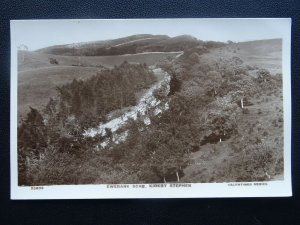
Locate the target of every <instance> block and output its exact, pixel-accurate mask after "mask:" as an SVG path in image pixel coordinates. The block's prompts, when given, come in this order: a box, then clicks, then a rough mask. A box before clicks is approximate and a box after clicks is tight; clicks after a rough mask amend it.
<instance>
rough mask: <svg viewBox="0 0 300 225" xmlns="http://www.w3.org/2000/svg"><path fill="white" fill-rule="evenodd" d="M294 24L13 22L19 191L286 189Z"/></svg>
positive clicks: (14, 164) (122, 194) (71, 194)
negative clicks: (291, 30) (291, 44)
mask: <svg viewBox="0 0 300 225" xmlns="http://www.w3.org/2000/svg"><path fill="white" fill-rule="evenodd" d="M290 29H291V20H290V19H118V20H116V19H115V20H109V19H106V20H105V19H103V20H19V21H16V20H15V21H11V184H12V187H11V190H12V198H13V199H45V198H174V197H177V198H178V197H179V198H181V197H263V196H291V171H290V170H291V162H290V154H291V146H290V145H291V144H290V136H291V131H290V130H291V119H290V114H291V112H290V111H291V106H290V104H291V100H290V98H291V91H290V85H291V84H290V51H291V50H290Z"/></svg>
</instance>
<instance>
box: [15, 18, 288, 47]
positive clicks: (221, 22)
mask: <svg viewBox="0 0 300 225" xmlns="http://www.w3.org/2000/svg"><path fill="white" fill-rule="evenodd" d="M289 23H290V20H289V19H130V20H124V19H119V20H14V21H11V39H12V40H13V41H14V43H16V44H17V45H18V46H19V45H21V44H24V45H26V46H27V47H28V49H29V50H32V51H33V50H37V49H40V48H44V47H48V46H52V45H60V44H72V43H78V42H88V41H99V40H108V39H115V38H120V37H126V36H129V35H134V34H163V35H168V36H170V37H174V36H178V35H183V34H188V35H192V36H194V37H196V38H197V39H201V40H204V41H208V40H212V41H222V42H226V41H228V40H231V41H234V42H241V41H252V40H262V39H272V38H282V36H283V33H284V32H283V31H284V29H287V28H288V24H289Z"/></svg>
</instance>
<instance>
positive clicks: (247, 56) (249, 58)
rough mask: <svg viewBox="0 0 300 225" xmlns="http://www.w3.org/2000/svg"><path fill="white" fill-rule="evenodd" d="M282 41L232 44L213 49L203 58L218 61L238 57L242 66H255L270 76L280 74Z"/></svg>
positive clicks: (272, 40)
mask: <svg viewBox="0 0 300 225" xmlns="http://www.w3.org/2000/svg"><path fill="white" fill-rule="evenodd" d="M281 46H282V40H281V39H271V40H261V41H250V42H240V43H233V44H230V45H228V46H226V47H223V48H218V49H213V50H211V52H210V53H208V54H206V55H204V58H208V59H214V60H216V59H219V58H223V59H224V58H231V57H234V56H236V57H239V58H241V59H242V60H243V61H244V64H246V65H251V66H257V67H259V68H264V69H267V70H269V71H270V73H271V74H276V73H281V68H282V66H281V61H282V54H281V53H282V47H281Z"/></svg>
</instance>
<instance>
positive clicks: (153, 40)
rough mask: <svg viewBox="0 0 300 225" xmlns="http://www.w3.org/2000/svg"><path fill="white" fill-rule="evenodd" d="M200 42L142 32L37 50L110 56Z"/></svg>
mask: <svg viewBox="0 0 300 225" xmlns="http://www.w3.org/2000/svg"><path fill="white" fill-rule="evenodd" d="M199 44H203V42H202V41H198V40H197V39H196V38H194V37H192V36H189V35H180V36H177V37H173V38H171V37H169V36H167V35H151V34H141V35H132V36H129V37H124V38H118V39H114V40H107V41H95V42H87V43H77V44H69V45H58V46H51V47H47V48H43V49H39V50H37V52H40V53H46V54H54V55H63V56H108V55H123V54H136V53H142V52H158V51H159V52H161V51H162V52H172V51H183V50H185V49H187V48H192V47H195V46H197V45H199Z"/></svg>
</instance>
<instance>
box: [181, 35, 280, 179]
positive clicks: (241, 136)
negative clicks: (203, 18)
mask: <svg viewBox="0 0 300 225" xmlns="http://www.w3.org/2000/svg"><path fill="white" fill-rule="evenodd" d="M278 43H281V41H280V40H271V41H269V42H268V41H257V42H248V43H247V42H246V43H240V44H232V45H230V46H229V47H227V48H226V47H225V48H220V49H215V50H213V51H211V52H210V53H208V54H206V55H204V56H202V60H205V61H207V62H214V60H216V59H219V58H221V57H222V58H223V59H226V58H230V57H232V56H238V57H240V58H243V60H244V64H243V65H247V64H248V65H249V64H250V65H253V64H255V65H257V66H258V67H260V68H267V69H269V70H270V71H272V72H273V73H275V72H276V73H277V72H278V73H281V45H279V44H278ZM237 46H239V50H238V51H237V53H233V51H234V50H236V49H237ZM270 57H272V60H270ZM275 59H276V60H275ZM279 59H280V60H279ZM274 62H276V67H275V68H274V67H272V65H273V63H274ZM249 100H250V101H251V102H252V103H254V105H252V106H247V107H245V108H247V109H248V110H249V113H248V114H243V113H240V115H239V118H238V124H239V125H238V134H237V135H235V136H232V137H231V138H230V139H228V140H226V141H223V142H221V143H217V144H206V145H204V146H201V148H200V150H199V151H197V152H195V153H192V154H191V164H190V165H189V166H188V167H186V168H185V170H184V173H185V176H184V177H183V178H182V182H191V181H196V182H203V183H205V182H229V181H236V180H237V179H238V176H239V173H238V172H236V171H234V170H233V171H232V170H230V171H229V170H228V167H229V165H231V164H232V163H235V162H234V160H235V159H237V158H239V157H241V155H242V154H243V153H244V149H243V148H241V144H242V143H243V142H244V141H245V142H246V141H247V140H249V138H254V137H259V138H260V139H261V141H262V142H263V143H266V144H267V145H270V146H272V145H275V147H274V148H273V149H272V151H273V152H274V155H276V156H279V157H280V156H281V155H282V150H283V123H282V117H283V115H282V112H283V103H282V102H283V100H282V92H279V91H273V90H267V91H265V92H263V93H262V94H256V95H255V96H254V97H252V98H251V99H249ZM276 166H277V165H273V167H272V168H267V171H268V174H269V175H270V177H269V178H268V179H271V180H273V179H277V180H278V179H283V174H274V171H276V170H278V169H276Z"/></svg>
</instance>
